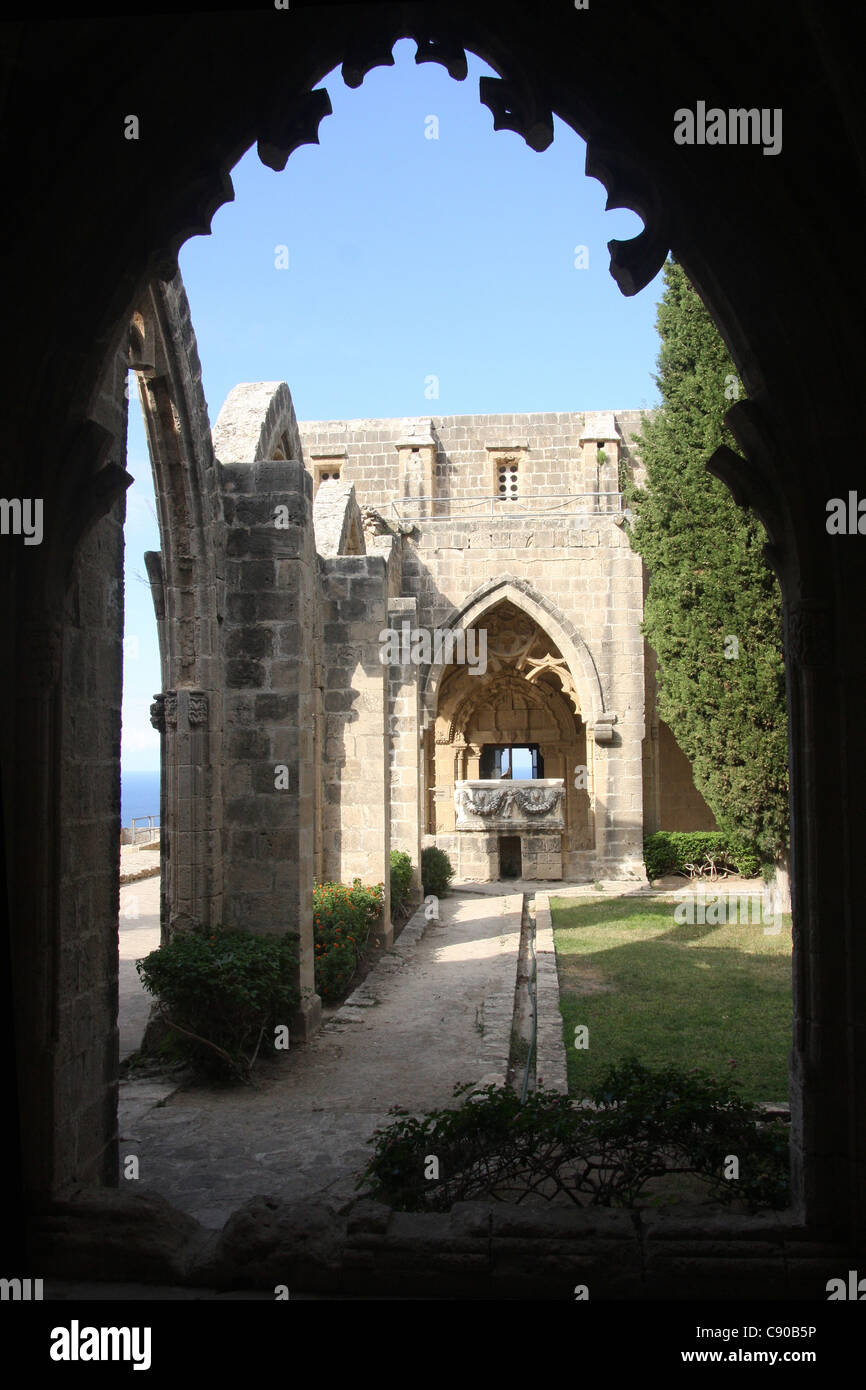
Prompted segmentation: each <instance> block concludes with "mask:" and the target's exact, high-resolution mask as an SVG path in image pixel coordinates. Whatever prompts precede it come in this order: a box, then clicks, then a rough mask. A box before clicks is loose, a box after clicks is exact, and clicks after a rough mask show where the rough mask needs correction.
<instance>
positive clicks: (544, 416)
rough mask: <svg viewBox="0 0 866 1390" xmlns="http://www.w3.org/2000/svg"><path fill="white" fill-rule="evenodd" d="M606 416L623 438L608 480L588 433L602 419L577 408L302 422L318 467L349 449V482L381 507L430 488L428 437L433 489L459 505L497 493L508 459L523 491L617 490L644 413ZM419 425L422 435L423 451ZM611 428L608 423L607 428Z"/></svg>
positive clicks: (610, 448) (613, 448)
mask: <svg viewBox="0 0 866 1390" xmlns="http://www.w3.org/2000/svg"><path fill="white" fill-rule="evenodd" d="M601 418H602V417H599V419H601ZM603 418H604V419H605V420H614V421H615V424H616V426H618V432H619V438H618V442H614V443H612V444H611V445H605V452H606V454H607V455H608V471H607V472H606V473H604V474H603V475H602V478H601V479H600V478H599V473H598V466H597V463H596V446H595V443H594V442H592V441H587V440H586V439H582V437H581V436H582V435H584V433H585V429H586V425H587V420H589V426H590V430H591V431H592V430H596V425H595V424H594V423H593V420H594V417H592V416H587V415H586V414H578V413H574V412H556V411H551V412H546V413H541V412H539V413H534V414H516V415H507V414H506V415H451V416H440V417H433V418H432V419H431V417H429V416H419V417H417V418H416V419H406V418H398V419H387V420H385V419H370V420H311V421H301V422H300V424H299V430H300V435H301V440H302V445H303V450H304V457H305V459H306V460H307V465H308V467H310V468H311V469H314V468H315V466H316V460H317V458H318V459H326V458H331V457H333V451H334V450H335V449H340V450H344V451H345V452H344V453H341V455H340V476H341V481H348V482H352V483H354V484H355V489H356V492H357V495H358V500H359V502H360V503H361V504H362V505H363V504H372V505H376V504H378V503H390V501H391V499H392V498H393V499H395V500H396V501H397V502H398V506H399V499H400V498H401V497H405V496H417V495H418V494H419V490H423V491H424V492H425V493H426V492H427V491H428V486H427V485H426V484H425V479H426V477H427V476H428V473H427V470H426V468H425V457H424V455H425V444H424V440H425V439H426V438H431V439H432V440H433V441H434V442H435V445H436V452H435V458H434V460H433V464H432V487H433V495H434V497H435V498H439V499H450V501H451V502H452V503H453V502H458V501H464V502H468V501H470V500H477V499H478V498H480V497H490V496H495V495H496V494H497V493H498V489H499V473H500V469H501V466H502V464H503V463H504V462H505V461H506V460H508V461H510V462H509V463H508V467H511V464H512V463H516V465H517V470H518V479H519V481H518V490H519V493H518V495H519V494H520V493H529V492H532V493H533V494H535V495H537V496H539V497H545V496H546V497H550V496H554V495H558V494H563V493H579V492H594V491H597V490H598V489H599V487H600V486H602V485H603V487H604V490H607V485H608V484H609V485H610V487H611V488H613V489H614V490H615V489H616V488H617V483H616V481H615V479H616V466H617V461H618V456H619V452H622V453H623V455H624V457H625V459H626V460H627V462H628V464H629V467H632V466H633V465H634V436H635V434H636V433H637V431H638V430H639V428H640V420H641V412H640V411H634V410H630V411H615V412H606V413H605V415H604V417H603ZM413 430H414V431H415V433H416V437H417V440H418V442H417V444H416V445H415V446H414V451H415V452H413V445H412V442H411V431H413ZM606 432H608V431H607V429H606V428H605V429H602V431H601V433H602V434H604V433H606ZM590 442H591V445H592V446H591V448H590V447H589V443H590ZM398 446H399V447H398ZM404 456H405V457H404ZM611 468H612V469H613V471H612V472H611V471H610V469H611ZM444 507H445V503H444V502H443V503H439V504H437V506H436V507H435V508H434V509H433V510H432V513H431V512H430V509H428V508H424V509H422V510H423V512H424V514H425V515H429V514H432V515H434V516H438V515H440V514H441V513H442V511H443V509H444ZM452 510H453V508H452Z"/></svg>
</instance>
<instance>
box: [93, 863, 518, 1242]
mask: <svg viewBox="0 0 866 1390" xmlns="http://www.w3.org/2000/svg"><path fill="white" fill-rule="evenodd" d="M136 887H138V888H139V889H140V888H141V885H136ZM503 887H505V885H500V891H499V892H498V893H495V894H483V895H479V894H475V895H469V894H467V895H462V894H454V895H453V896H449V897H448V898H444V899H443V900H442V901H441V904H440V921H439V922H438V923H437V922H426V921H425V920H424V916H423V911H421V912H418V913H416V915H415V917H413V918H412V920H411V922H409V923H408V924H407V925H406V927H405V928H404V930H403V932H402V933H401V935H400V936H399V937H398V939H397V941H396V943H395V946H394V948H393V951H391V952H388V953H387V954H386V955H385V956H383V957H382V959H381V960H380V961H379V963H378V965H377V966H376V968H375V969H374V970H373V971H372V972H371V974H370V975H369V976H368V977H367V979H366V980H365V981H364V983H363V985H361V986H360V988H359V989H358V990H357V991H356V992H355V993H354V994H353V995H352V996H351V997H350V999H349V1000H347V1002H346V1004H345V1005H344V1006H343V1008H342V1009H341V1010H340V1011H339V1012H338V1013H337V1014H335V1015H334V1016H333V1017H332V1018H331V1019H330V1020H329V1021H328V1022H327V1023H326V1024H325V1025H324V1027H323V1028H322V1030H321V1031H320V1033H319V1034H318V1035H317V1036H316V1038H314V1039H313V1041H312V1042H311V1043H310V1044H308V1045H307V1046H305V1047H298V1048H295V1049H293V1050H292V1051H291V1052H290V1053H288V1054H287V1055H286V1056H284V1057H283V1058H281V1059H280V1060H279V1061H274V1062H270V1061H268V1062H266V1063H264V1064H262V1065H261V1069H260V1067H259V1065H258V1064H257V1067H256V1072H257V1073H258V1075H257V1081H258V1084H259V1087H260V1089H259V1090H257V1091H254V1090H252V1089H248V1088H246V1087H244V1088H238V1089H233V1090H231V1091H224V1090H215V1089H211V1088H208V1087H195V1088H191V1089H185V1090H182V1091H176V1092H174V1093H171V1091H170V1088H169V1087H166V1086H163V1087H160V1086H159V1085H158V1084H154V1082H153V1081H139V1082H135V1081H130V1082H125V1083H122V1086H121V1108H120V1135H121V1142H120V1156H121V1171H123V1167H122V1165H123V1159H124V1156H125V1155H128V1154H137V1155H138V1157H139V1165H140V1178H139V1181H138V1184H137V1187H138V1190H139V1191H156V1192H159V1193H161V1194H162V1195H163V1196H165V1197H166V1198H167V1199H168V1200H169V1201H170V1202H172V1203H173V1204H174V1205H176V1206H178V1207H180V1208H182V1209H183V1210H185V1211H187V1212H189V1213H190V1214H191V1215H192V1216H195V1217H196V1218H197V1219H198V1220H199V1221H201V1222H202V1223H203V1224H204V1225H206V1226H210V1227H213V1228H217V1227H221V1226H222V1225H223V1224H224V1222H225V1221H226V1220H227V1219H228V1217H229V1216H230V1215H231V1214H232V1212H234V1211H235V1210H237V1208H238V1207H239V1206H241V1205H242V1204H243V1203H244V1202H245V1201H247V1200H248V1199H249V1198H250V1197H253V1196H256V1195H259V1194H262V1195H267V1196H275V1197H280V1198H283V1199H285V1200H297V1199H302V1198H307V1199H309V1198H312V1197H314V1196H317V1195H318V1196H321V1197H323V1198H325V1199H327V1200H329V1201H331V1202H336V1203H337V1204H338V1205H339V1204H342V1203H344V1202H346V1201H348V1200H350V1199H351V1198H352V1197H354V1196H355V1195H357V1194H356V1193H355V1187H354V1183H355V1177H356V1175H357V1173H358V1172H359V1171H360V1169H361V1168H362V1167H363V1166H364V1164H365V1162H366V1161H367V1159H368V1158H369V1154H370V1149H369V1147H368V1145H367V1144H366V1142H365V1141H366V1140H367V1138H368V1136H369V1135H370V1134H371V1133H372V1132H373V1130H374V1129H375V1128H376V1127H377V1125H379V1124H381V1123H383V1122H385V1121H386V1120H387V1118H388V1117H387V1111H388V1109H389V1107H390V1106H392V1105H401V1106H403V1107H405V1109H407V1110H409V1111H421V1110H426V1109H429V1108H432V1107H437V1106H443V1105H447V1104H448V1103H449V1102H450V1101H451V1100H452V1088H453V1086H454V1083H455V1082H458V1081H472V1082H483V1083H486V1082H488V1081H494V1080H495V1081H504V1078H505V1072H506V1067H507V1062H508V1052H509V1046H510V1036H511V1023H512V1016H513V1004H514V986H515V978H516V970H517V956H518V947H519V941H520V917H521V906H522V898H521V895H520V894H515V893H513V892H511V891H510V886H509V892H505V893H503V892H502V891H501V890H502V888H503ZM137 954H140V952H138V951H137Z"/></svg>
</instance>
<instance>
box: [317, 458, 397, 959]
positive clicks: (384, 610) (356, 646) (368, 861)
mask: <svg viewBox="0 0 866 1390" xmlns="http://www.w3.org/2000/svg"><path fill="white" fill-rule="evenodd" d="M308 477H309V475H308ZM318 565H319V571H318V572H319V595H320V601H321V617H322V643H323V649H322V669H323V717H324V744H323V759H322V775H323V791H324V797H323V803H322V864H323V874H324V877H325V878H326V879H332V880H334V881H336V882H343V883H350V882H351V881H352V879H353V878H354V877H355V876H357V877H359V878H361V879H362V880H363V881H364V882H365V883H380V882H381V883H384V885H385V915H384V931H385V934H386V938H387V937H389V936H390V934H391V928H390V890H389V867H390V862H389V861H390V856H389V827H390V756H389V733H388V713H389V679H388V668H387V666H383V665H382V662H381V660H380V651H381V643H380V640H379V637H380V633H381V632H382V631H383V629H384V628H386V627H387V625H388V621H387V616H388V590H387V567H386V562H385V559H384V558H383V557H382V556H381V555H352V556H346V555H337V556H320V557H319V561H318Z"/></svg>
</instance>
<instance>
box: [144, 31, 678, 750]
mask: <svg viewBox="0 0 866 1390" xmlns="http://www.w3.org/2000/svg"><path fill="white" fill-rule="evenodd" d="M414 52H415V45H414V43H413V42H412V41H411V40H404V41H401V42H400V43H399V44H397V45H396V47H395V49H394V58H395V65H394V67H392V68H375V69H374V70H373V71H372V72H371V73H369V74H368V76H367V77H366V78H365V79H364V83H363V85H362V86H361V87H360V88H358V89H356V90H354V91H353V90H351V89H350V88H348V87H346V86H345V85H344V83H343V81H342V78H341V77H340V74H339V71H337V72H334V73H332V74H331V75H330V76H329V77H327V78H326V79H325V80H324V82H323V84H322V85H323V86H325V87H326V88H327V90H328V93H329V95H330V98H331V103H332V105H333V108H334V111H333V115H331V116H326V117H325V119H324V120H323V121H322V123H321V125H320V127H319V137H320V144H319V145H304V146H302V147H301V148H300V149H299V150H296V151H295V153H294V154H293V155H292V156H291V158H290V159H289V162H288V164H287V166H286V168H285V170H284V171H283V172H282V173H280V174H277V173H274V171H273V170H271V169H267V168H266V167H265V166H264V165H263V164H261V162H260V161H259V159H258V156H257V155H256V152H255V148H253V149H251V150H249V151H248V152H247V153H246V154H245V155H244V157H243V158H242V159H241V160H240V161H239V163H238V164H237V165H236V166H235V169H234V171H233V173H232V181H233V183H234V188H235V200H234V202H232V203H228V204H226V205H225V206H224V207H222V208H220V209H219V211H218V212H217V213H216V215H215V216H214V218H213V222H212V224H211V225H212V235H211V236H209V237H194V238H192V239H191V240H190V241H188V242H187V243H186V245H185V246H184V247H183V249H182V251H181V256H180V268H181V274H182V275H183V279H184V283H185V285H186V291H187V295H188V297H189V301H190V305H191V308H192V317H193V325H194V327H195V331H196V337H197V340H198V347H199V354H200V357H201V361H202V369H203V380H204V390H205V396H206V398H207V403H208V408H209V413H210V420H211V424H212V425H213V424H214V422H215V421H216V417H217V415H218V414H219V410H220V407H221V406H222V403H223V401H224V400H225V397H226V396H227V394H228V392H229V391H230V390H231V388H232V387H233V386H234V385H236V384H237V383H238V382H240V381H286V382H287V383H288V385H289V389H290V391H291V393H292V399H293V401H294V404H295V411H296V413H297V416H298V419H299V420H323V419H325V420H326V419H355V418H359V417H376V416H382V417H391V416H413V415H424V414H426V415H428V416H429V415H433V416H437V415H462V414H484V413H491V414H493V413H499V412H508V413H511V412H523V411H539V410H574V411H581V410H605V409H640V408H641V407H645V408H652V407H653V406H655V405H657V404H658V394H657V391H656V387H655V383H654V380H653V373H654V371H655V362H656V356H657V353H658V338H657V335H656V331H655V313H656V303H657V301H658V299H659V296H660V294H661V288H662V286H661V276H659V277H657V279H656V280H655V281H654V282H653V283H652V284H651V285H649V286H648V287H647V288H646V289H645V290H644V291H643V292H642V293H641V294H639V295H637V296H636V297H635V298H633V299H626V298H625V297H624V296H623V295H622V294H621V293H620V291H619V290H618V289H617V287H616V285H615V284H614V281H613V280H612V279H611V276H610V273H609V270H608V262H609V255H608V251H607V242H608V241H610V240H612V239H614V238H616V239H627V238H629V237H632V236H635V235H636V234H637V233H638V232H639V231H640V229H641V225H642V224H641V222H640V219H639V218H638V217H637V216H636V215H635V214H634V213H631V212H628V211H625V210H617V211H614V212H609V213H605V211H604V204H605V198H606V194H605V191H604V188H603V187H602V185H601V184H600V183H598V182H597V181H596V180H595V179H589V178H587V177H586V175H585V174H584V160H585V157H586V147H585V145H584V143H583V141H582V140H581V139H580V138H579V137H578V136H577V135H575V133H574V132H573V131H572V130H570V129H569V127H568V126H566V125H564V124H563V123H562V122H561V121H560V120H558V119H557V118H554V139H553V143H552V144H551V145H550V146H549V148H548V149H547V150H545V151H544V152H543V153H541V154H537V153H536V152H535V151H533V150H531V149H529V147H528V146H527V145H526V143H525V142H524V140H523V139H522V138H521V137H520V136H519V135H516V134H514V133H513V132H512V131H496V132H494V130H493V117H492V115H491V112H490V111H489V109H488V108H487V107H486V106H483V105H482V104H481V102H480V100H479V96H478V78H479V77H480V76H482V75H484V74H487V75H493V74H492V73H491V70H490V69H489V68H487V66H486V65H485V64H484V63H482V62H480V61H479V60H478V59H476V58H473V57H472V56H470V59H469V76H468V77H467V78H466V80H465V82H455V81H453V79H452V78H450V77H449V76H448V74H447V73H446V72H445V69H444V68H442V67H440V66H439V65H438V64H435V63H423V64H419V65H416V64H415V62H414ZM431 117H435V118H436V122H438V130H437V127H436V124H435V123H434V122H433V121H432V120H431V119H430V118H431ZM434 131H436V133H437V134H438V138H436V139H433V138H428V136H429V135H430V134H432V133H433V132H434ZM578 247H585V248H586V251H587V253H588V254H585V255H584V254H576V248H578ZM278 248H286V250H285V251H283V252H281V251H280V250H279V249H278ZM286 253H287V255H286ZM286 259H288V267H287V268H285V269H282V268H278V266H277V262H278V261H280V260H282V261H283V262H284V261H285V260H286ZM580 260H584V261H588V265H586V267H585V268H577V267H576V265H575V262H576V261H580ZM431 377H436V378H437V380H438V392H439V394H438V397H436V398H434V397H431V396H430V395H428V394H426V393H427V392H429V391H430V390H431V389H433V388H432V387H431V385H430V379H431ZM130 395H131V410H130V430H129V463H128V468H129V472H130V473H132V475H133V477H134V478H135V480H136V481H135V484H134V486H133V487H131V488H130V489H129V492H128V494H127V525H126V546H127V555H126V639H125V644H124V647H125V662H124V702H123V745H122V761H123V768H124V770H125V771H135V770H146V769H151V768H153V769H155V768H157V767H158V766H159V742H158V738H157V736H156V734H155V732H154V730H152V729H151V727H150V721H149V707H150V702H151V698H152V696H153V693H154V692H155V691H157V690H158V689H159V688H160V676H159V656H158V647H157V641H156V623H155V620H154V616H153V606H152V603H151V598H150V592H149V589H148V588H147V586H146V585H145V584H144V583H142V582H141V579H142V577H143V576H144V573H145V571H144V561H143V558H142V556H143V553H144V551H145V550H158V549H159V531H158V527H157V523H156V511H155V507H154V503H153V488H152V481H151V476H150V463H149V460H148V456H147V446H146V443H145V438H144V430H143V426H142V423H141V418H140V414H139V411H138V407H137V403H136V393H135V391H134V390H132V389H131V390H130Z"/></svg>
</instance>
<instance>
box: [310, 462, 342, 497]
mask: <svg viewBox="0 0 866 1390" xmlns="http://www.w3.org/2000/svg"><path fill="white" fill-rule="evenodd" d="M339 481H340V470H339V468H334V467H333V466H330V467H328V468H317V469H316V492H318V490H319V488H320V487H321V485H322V483H327V482H332V483H338V482H339Z"/></svg>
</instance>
